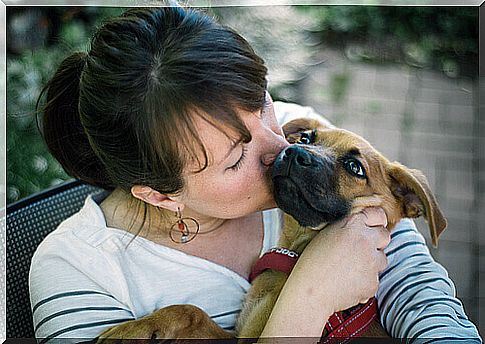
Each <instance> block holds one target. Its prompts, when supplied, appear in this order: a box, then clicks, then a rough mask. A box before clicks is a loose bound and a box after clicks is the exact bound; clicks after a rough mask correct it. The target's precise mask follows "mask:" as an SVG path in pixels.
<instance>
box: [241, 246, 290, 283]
mask: <svg viewBox="0 0 485 344" xmlns="http://www.w3.org/2000/svg"><path fill="white" fill-rule="evenodd" d="M297 260H298V253H296V252H293V251H291V250H288V249H286V248H272V249H271V250H269V251H268V252H266V253H265V254H264V255H263V256H262V257H261V258H259V259H258V261H257V262H256V264H254V266H253V268H252V270H251V273H250V274H249V282H251V283H252V282H253V281H254V279H255V278H256V277H258V276H259V275H260V274H261V273H263V271H265V270H268V269H274V270H277V271H281V272H284V273H287V274H289V273H290V272H291V270H293V267H294V266H295V264H296V261H297Z"/></svg>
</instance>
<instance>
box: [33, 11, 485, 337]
mask: <svg viewBox="0 0 485 344" xmlns="http://www.w3.org/2000/svg"><path fill="white" fill-rule="evenodd" d="M266 72H267V70H266V67H265V66H264V62H263V60H262V59H261V58H260V57H258V56H257V55H256V54H255V53H254V51H253V50H252V49H251V47H250V46H249V44H248V43H247V42H246V41H245V40H244V39H243V38H242V37H240V36H239V35H238V34H237V33H235V32H233V31H232V30H231V29H229V28H225V27H222V26H220V25H219V24H217V23H215V22H214V21H213V20H212V19H211V18H209V17H207V16H205V15H203V14H201V13H198V12H195V11H190V10H184V9H182V8H179V7H172V8H170V7H166V8H151V9H133V10H130V11H128V12H126V13H125V14H124V15H123V16H121V17H120V18H113V19H112V20H110V21H108V22H106V23H105V24H104V25H103V26H102V27H101V28H99V30H98V31H97V33H96V34H95V36H94V38H93V40H92V42H91V49H90V51H89V52H88V53H87V54H86V53H75V54H73V55H71V56H70V57H68V58H66V59H65V60H64V61H63V62H62V64H61V66H60V67H59V69H58V70H57V72H56V74H55V75H54V77H53V79H52V80H51V81H50V83H49V84H48V85H47V88H46V90H47V101H46V105H45V108H44V117H43V133H44V137H45V140H46V142H47V145H48V147H49V149H50V150H51V152H52V154H53V155H54V156H55V157H56V158H57V159H58V160H59V162H60V163H61V164H62V166H63V167H64V169H65V170H66V171H67V172H68V173H70V174H71V175H72V176H74V177H77V178H79V179H81V180H84V181H86V182H88V183H91V184H94V185H97V186H101V187H103V188H106V189H108V190H110V191H111V192H106V193H103V194H99V195H95V196H92V197H88V198H87V200H86V203H85V205H84V207H83V208H82V209H81V211H80V212H79V213H77V214H75V215H73V216H72V217H71V218H69V219H67V220H66V221H65V222H63V223H62V224H61V225H60V226H59V228H58V229H57V230H56V231H55V232H54V233H52V234H51V235H49V236H48V237H47V238H46V239H45V240H44V242H43V243H42V244H41V245H40V247H39V248H38V250H37V252H36V254H35V256H34V258H33V261H32V266H31V273H30V292H31V302H32V307H33V314H34V323H35V327H36V336H37V337H38V338H44V340H42V342H45V341H47V340H48V339H50V338H79V339H90V338H95V337H96V336H98V335H99V334H100V333H101V332H102V331H103V330H105V329H107V328H109V327H111V326H114V325H119V324H121V323H123V322H126V321H129V320H132V319H138V318H140V317H143V316H144V315H147V314H150V313H152V312H154V311H156V310H158V309H161V308H163V307H165V306H168V305H171V304H187V303H190V304H194V305H197V306H199V307H200V308H202V309H203V310H205V311H206V312H207V313H208V314H209V315H210V316H211V317H212V318H213V319H214V320H215V321H216V322H217V323H218V324H219V325H220V326H221V327H223V328H224V329H226V330H232V329H233V328H234V322H235V319H236V316H237V314H238V312H239V310H240V307H241V303H242V301H243V299H244V294H245V292H246V291H247V290H248V288H249V283H248V282H247V277H248V274H249V271H250V268H251V266H252V264H253V263H254V262H255V260H256V259H257V258H258V257H259V256H260V255H261V254H262V252H264V251H266V250H268V249H269V248H271V247H272V246H274V245H275V244H276V242H277V237H278V234H279V230H280V229H281V224H280V212H279V211H278V210H276V209H274V208H275V206H276V205H275V202H274V199H273V196H272V193H271V183H270V180H269V173H270V171H271V165H272V162H273V161H274V159H275V157H276V156H277V154H278V153H279V152H280V151H281V150H282V149H283V148H284V147H286V146H287V145H288V143H287V142H286V141H285V140H284V137H283V134H282V131H281V127H280V123H278V120H277V116H276V114H275V106H274V105H273V103H272V100H271V97H270V96H269V94H268V93H267V92H266V86H267V85H266ZM276 107H278V111H277V112H278V117H279V119H280V122H283V121H285V120H288V119H289V117H301V116H305V115H307V116H313V115H315V114H308V109H305V108H301V107H298V106H296V105H285V104H281V103H280V104H278V105H276ZM285 117H286V118H285ZM182 219H183V220H184V223H186V224H187V226H184V225H183V224H182V225H180V220H182ZM385 223H386V218H385V215H384V213H383V211H382V210H381V209H366V210H365V211H364V212H363V213H361V214H357V215H355V216H353V217H352V218H350V219H346V220H345V221H341V222H339V223H337V224H334V225H333V226H331V228H329V230H325V231H322V232H321V233H319V234H318V236H317V237H316V238H315V239H314V240H313V241H312V243H311V244H310V245H309V247H308V248H307V249H306V250H305V252H304V254H303V255H302V257H301V259H300V260H299V262H298V263H297V265H296V266H295V269H294V270H293V272H292V273H291V275H290V276H289V278H288V282H287V284H286V286H285V289H284V291H283V292H282V294H281V296H280V298H279V299H278V301H277V303H276V305H275V308H274V310H273V312H272V314H271V317H270V319H269V322H268V323H267V324H266V327H265V329H264V332H263V336H264V337H275V336H289V337H291V336H299V337H319V335H320V334H321V332H322V329H323V325H324V324H325V321H326V319H327V318H328V316H329V315H330V314H332V313H333V312H335V311H337V310H342V309H346V308H348V307H350V306H352V305H355V304H357V303H359V302H362V301H365V300H366V299H368V298H369V297H372V296H373V295H374V294H375V293H376V291H378V297H380V298H379V301H380V307H381V310H383V313H382V314H381V318H382V319H381V320H382V322H383V324H384V326H385V327H386V329H387V330H388V331H389V332H390V333H391V334H392V335H393V336H396V337H403V336H407V337H413V336H415V337H443V336H444V337H462V338H472V337H473V338H478V334H477V331H476V328H475V327H474V326H473V324H471V323H470V322H469V321H468V320H467V318H466V316H465V314H464V311H463V308H462V306H461V303H460V302H459V301H458V300H457V299H455V298H454V294H453V293H454V290H452V289H453V284H452V282H451V281H450V280H449V279H448V278H447V276H446V272H445V271H444V270H442V268H441V267H440V266H439V265H438V264H436V263H435V262H434V261H433V260H432V258H431V256H430V255H429V252H428V251H427V250H426V248H425V247H424V246H422V245H421V246H419V245H416V246H419V250H423V252H422V255H421V256H411V255H410V251H408V249H409V248H410V247H409V245H403V243H405V242H406V241H408V240H411V242H418V241H420V240H423V239H422V237H421V236H420V235H419V234H418V233H417V231H416V229H415V227H414V225H413V223H412V222H409V221H408V222H405V221H404V222H403V224H402V225H400V226H398V228H397V229H396V231H395V238H394V239H392V240H391V243H390V245H389V248H388V249H387V250H389V249H390V248H391V247H392V250H394V251H393V252H391V253H390V255H389V262H390V264H389V267H388V268H387V270H386V271H384V272H383V273H382V276H383V277H382V278H381V287H380V289H379V290H378V273H379V272H381V271H382V270H384V268H385V267H386V264H387V258H386V254H385V253H384V249H385V248H386V246H387V245H388V244H389V234H388V232H387V231H386V230H385V228H384V226H385ZM416 250H417V249H413V251H412V252H413V253H415V252H416ZM396 252H397V253H399V254H397V253H396ZM396 257H398V258H396ZM416 263H418V264H416ZM416 265H417V266H416ZM332 266H339V267H341V268H340V269H331V268H330V267H332ZM409 266H411V267H409ZM403 268H405V269H408V270H406V271H412V272H419V275H418V274H411V279H410V280H402V277H403V274H402V271H403V270H402V269H403ZM421 276H427V277H431V278H433V279H436V278H438V279H439V281H443V283H442V285H437V286H436V288H435V287H433V288H431V289H429V288H427V287H426V288H425V287H424V286H423V285H421V287H419V282H420V281H421ZM428 279H429V278H428ZM411 282H412V283H414V285H413V286H412V287H409V284H410V283H411ZM433 283H434V282H433V281H429V283H428V284H426V285H427V286H428V285H431V286H432V285H433ZM315 286H318V288H315ZM383 286H385V287H383ZM408 287H409V288H410V289H409V288H408ZM406 288H408V289H409V290H408V289H406ZM422 289H426V291H427V294H426V295H425V298H422V297H421V296H420V294H419V293H420V290H422ZM409 291H412V292H414V297H415V299H416V300H419V301H420V302H422V303H423V300H424V303H423V305H421V306H419V305H414V304H413V300H414V299H410V295H409ZM418 294H419V295H418ZM391 304H392V307H390V305H391ZM309 305H312V306H311V307H309ZM414 306H416V307H418V308H412V307H414ZM430 306H432V307H435V308H433V310H432V311H428V308H429V307H430ZM403 307H404V308H403ZM419 307H420V308H419ZM436 307H437V308H436ZM440 307H445V308H446V316H441V315H440V314H441V313H438V314H434V312H435V309H440V310H442V308H440ZM389 309H390V310H391V311H389ZM396 309H398V310H399V312H400V313H398V314H395V312H394V310H396ZM429 309H431V308H429ZM288 310H291V312H288ZM416 310H418V313H419V314H420V316H421V317H424V316H426V318H423V319H422V321H419V322H417V323H415V320H416V317H415V316H414V315H415V314H416ZM450 310H452V311H453V315H450ZM393 312H394V313H393ZM443 314H445V313H443ZM431 318H433V320H432V321H433V324H434V325H436V324H439V327H438V328H437V327H436V326H434V327H429V326H428V325H427V324H428V323H427V321H429V320H430V319H431ZM477 340H479V339H477Z"/></svg>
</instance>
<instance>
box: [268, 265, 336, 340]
mask: <svg viewBox="0 0 485 344" xmlns="http://www.w3.org/2000/svg"><path fill="white" fill-rule="evenodd" d="M299 274H300V273H299V271H298V270H296V269H295V271H294V272H293V273H292V274H291V276H290V278H289V279H288V281H287V282H286V284H285V285H284V287H283V289H282V290H281V293H280V295H279V297H278V300H277V301H276V303H275V306H274V308H273V311H272V312H271V315H270V317H269V319H268V322H267V323H266V326H265V328H264V330H263V332H262V334H261V336H260V338H261V340H260V341H261V342H266V341H265V338H266V339H267V338H278V337H279V338H280V339H281V340H283V338H285V337H293V338H294V337H300V338H308V339H309V340H310V339H311V340H312V341H313V342H314V341H315V338H320V336H321V335H322V331H323V328H324V326H325V323H326V321H327V319H328V318H329V317H330V315H331V314H332V313H333V311H332V310H330V309H329V307H327V306H326V305H325V303H326V302H325V297H324V296H323V293H322V290H317V289H316V288H318V289H320V288H324V287H323V286H314V285H313V286H312V285H311V284H309V283H301V282H300V281H304V280H305V279H301V278H299ZM306 280H308V278H306ZM281 340H280V341H281ZM280 341H278V342H280Z"/></svg>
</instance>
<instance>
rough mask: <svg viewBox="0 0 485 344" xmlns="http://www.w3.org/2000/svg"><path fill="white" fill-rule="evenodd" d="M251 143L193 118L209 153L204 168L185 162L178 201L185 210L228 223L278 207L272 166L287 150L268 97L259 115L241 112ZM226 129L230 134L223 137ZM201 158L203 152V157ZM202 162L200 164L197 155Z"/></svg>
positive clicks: (196, 117)
mask: <svg viewBox="0 0 485 344" xmlns="http://www.w3.org/2000/svg"><path fill="white" fill-rule="evenodd" d="M239 114H240V116H241V118H242V120H243V121H244V123H245V124H246V126H247V128H248V129H249V131H250V133H251V136H252V140H251V141H250V142H248V143H242V142H240V143H238V142H235V141H236V140H234V139H231V137H235V135H225V134H224V133H223V132H222V131H221V130H220V129H218V128H216V127H214V126H213V125H211V124H209V123H207V122H206V121H205V120H203V119H202V118H200V117H199V116H195V125H196V127H197V129H198V132H199V134H200V137H201V140H202V143H203V144H204V147H205V149H206V151H207V155H208V166H207V168H206V169H204V170H203V171H201V172H195V171H197V170H198V169H199V165H198V164H196V163H195V162H194V163H189V164H188V166H187V168H186V171H185V189H184V191H183V192H182V193H181V194H180V195H179V196H177V197H176V200H177V201H178V202H180V203H183V204H184V207H185V208H186V209H187V208H188V209H190V210H191V211H193V212H195V213H197V214H199V216H210V217H216V218H223V219H232V218H238V217H242V216H245V215H248V214H251V213H253V212H256V211H260V210H264V209H268V208H273V207H276V203H275V201H274V198H273V194H272V188H271V178H270V177H271V166H272V164H273V161H274V159H275V157H276V156H277V155H278V153H279V152H281V150H282V149H283V148H285V147H286V146H288V143H287V142H286V140H285V138H284V135H283V132H282V130H281V127H280V126H279V124H278V122H277V120H276V117H275V113H274V108H273V102H272V100H271V97H270V96H269V94H267V95H266V103H265V106H264V108H263V110H262V111H257V112H254V113H251V112H246V111H242V110H241V111H239ZM229 132H230V131H229V130H228V131H227V133H229ZM201 156H202V154H201ZM200 160H201V161H204V159H203V158H202V157H200Z"/></svg>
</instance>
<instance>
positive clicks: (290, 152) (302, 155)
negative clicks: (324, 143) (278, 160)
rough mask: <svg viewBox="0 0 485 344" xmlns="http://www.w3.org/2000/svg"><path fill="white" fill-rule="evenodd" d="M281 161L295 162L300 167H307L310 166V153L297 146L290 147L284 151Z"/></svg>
mask: <svg viewBox="0 0 485 344" xmlns="http://www.w3.org/2000/svg"><path fill="white" fill-rule="evenodd" d="M283 160H285V161H287V162H295V163H297V164H298V165H300V166H302V167H307V166H310V165H311V164H312V157H311V155H310V153H309V152H308V151H307V150H306V149H304V148H302V147H300V146H298V145H292V146H290V147H288V148H286V149H285V150H284V155H283Z"/></svg>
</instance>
